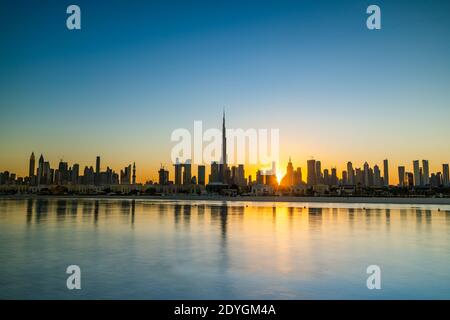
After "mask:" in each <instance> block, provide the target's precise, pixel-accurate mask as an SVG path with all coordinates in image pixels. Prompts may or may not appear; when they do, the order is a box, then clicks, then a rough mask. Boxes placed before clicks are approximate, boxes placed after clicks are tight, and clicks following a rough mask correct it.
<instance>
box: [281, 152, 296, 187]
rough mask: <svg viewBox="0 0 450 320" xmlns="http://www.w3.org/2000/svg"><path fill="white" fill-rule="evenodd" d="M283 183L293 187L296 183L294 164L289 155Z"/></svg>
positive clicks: (285, 185)
mask: <svg viewBox="0 0 450 320" xmlns="http://www.w3.org/2000/svg"><path fill="white" fill-rule="evenodd" d="M281 185H282V186H284V187H291V186H293V185H294V166H293V165H292V161H291V157H289V162H288V165H287V167H286V174H285V176H284V177H283V179H282V180H281Z"/></svg>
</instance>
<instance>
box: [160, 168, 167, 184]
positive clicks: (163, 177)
mask: <svg viewBox="0 0 450 320" xmlns="http://www.w3.org/2000/svg"><path fill="white" fill-rule="evenodd" d="M158 174H159V184H160V185H166V184H168V183H169V171H167V170H165V169H164V167H163V166H161V169H159V171H158Z"/></svg>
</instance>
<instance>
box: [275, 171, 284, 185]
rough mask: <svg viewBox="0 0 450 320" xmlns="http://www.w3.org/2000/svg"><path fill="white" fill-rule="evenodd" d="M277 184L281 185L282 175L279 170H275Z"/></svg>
mask: <svg viewBox="0 0 450 320" xmlns="http://www.w3.org/2000/svg"><path fill="white" fill-rule="evenodd" d="M276 176H277V182H278V184H281V180H282V179H283V176H284V174H283V173H282V172H280V170H277V175H276Z"/></svg>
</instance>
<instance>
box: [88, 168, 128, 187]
mask: <svg viewBox="0 0 450 320" xmlns="http://www.w3.org/2000/svg"><path fill="white" fill-rule="evenodd" d="M92 171H93V168H92ZM120 184H131V164H130V165H128V167H125V169H124V170H120Z"/></svg>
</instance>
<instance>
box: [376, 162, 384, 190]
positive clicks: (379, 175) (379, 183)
mask: <svg viewBox="0 0 450 320" xmlns="http://www.w3.org/2000/svg"><path fill="white" fill-rule="evenodd" d="M385 161H386V160H385ZM373 184H374V186H376V187H379V186H381V172H380V167H378V165H375V166H374V167H373Z"/></svg>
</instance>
